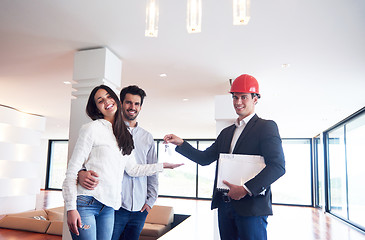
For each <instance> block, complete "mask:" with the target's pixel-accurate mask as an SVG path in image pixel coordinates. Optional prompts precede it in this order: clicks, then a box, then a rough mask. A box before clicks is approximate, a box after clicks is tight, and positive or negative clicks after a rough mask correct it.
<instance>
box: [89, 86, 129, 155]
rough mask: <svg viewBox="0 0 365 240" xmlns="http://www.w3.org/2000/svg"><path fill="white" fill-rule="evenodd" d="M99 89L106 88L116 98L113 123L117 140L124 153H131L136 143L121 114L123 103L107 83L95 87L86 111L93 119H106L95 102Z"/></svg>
mask: <svg viewBox="0 0 365 240" xmlns="http://www.w3.org/2000/svg"><path fill="white" fill-rule="evenodd" d="M99 89H104V90H105V91H107V92H108V93H109V95H110V96H111V97H112V98H113V99H114V101H115V103H116V104H117V111H116V113H115V117H114V124H113V133H114V136H115V138H116V140H117V143H118V146H119V148H120V149H121V150H122V153H123V155H129V154H131V152H132V150H133V148H134V144H133V138H132V135H131V133H130V132H129V131H128V129H127V126H126V125H125V123H124V121H123V119H122V115H121V108H122V107H121V105H120V101H119V99H118V96H117V94H115V92H114V91H113V90H112V89H111V88H109V87H108V86H106V85H100V86H97V87H95V88H94V89H93V90H92V91H91V93H90V96H89V100H88V101H87V105H86V113H87V115H88V116H89V117H90V118H91V119H92V120H97V119H104V115H103V114H102V113H101V112H100V111H99V109H98V108H97V107H96V103H95V99H94V98H95V94H96V92H97V91H98V90H99Z"/></svg>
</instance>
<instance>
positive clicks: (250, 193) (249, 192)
mask: <svg viewBox="0 0 365 240" xmlns="http://www.w3.org/2000/svg"><path fill="white" fill-rule="evenodd" d="M243 188H244V189H246V191H247V192H248V195H250V197H252V192H251V191H250V189H248V188H247V187H246V185H245V184H243Z"/></svg>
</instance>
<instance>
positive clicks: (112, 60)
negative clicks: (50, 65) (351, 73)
mask: <svg viewBox="0 0 365 240" xmlns="http://www.w3.org/2000/svg"><path fill="white" fill-rule="evenodd" d="M121 76H122V61H121V60H120V59H119V58H118V57H117V56H115V55H114V54H113V53H112V52H111V51H110V50H109V49H107V48H97V49H90V50H82V51H78V52H76V53H75V57H74V73H73V80H74V81H75V82H76V83H75V84H73V85H72V88H73V89H75V90H76V91H75V92H73V94H72V95H73V96H74V99H72V100H71V114H70V133H69V145H68V146H69V148H68V156H69V157H68V159H70V157H71V154H72V152H73V149H74V146H75V143H76V141H77V138H78V134H79V129H80V127H81V126H82V125H83V124H85V123H87V122H89V121H91V119H90V118H89V117H88V116H87V115H86V110H85V109H86V104H87V100H88V98H89V95H90V93H91V91H92V89H93V88H94V87H96V86H98V85H101V84H104V85H107V86H108V87H110V88H112V89H113V90H114V91H115V92H116V93H117V95H118V96H119V93H118V92H117V88H120V86H121ZM64 216H65V217H64V224H63V234H62V239H71V235H70V233H69V231H68V226H67V218H66V216H67V214H66V212H65V215H64Z"/></svg>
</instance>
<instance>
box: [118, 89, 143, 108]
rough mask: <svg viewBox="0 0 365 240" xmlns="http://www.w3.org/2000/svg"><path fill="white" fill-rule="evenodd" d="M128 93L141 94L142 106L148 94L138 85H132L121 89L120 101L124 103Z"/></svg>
mask: <svg viewBox="0 0 365 240" xmlns="http://www.w3.org/2000/svg"><path fill="white" fill-rule="evenodd" d="M127 93H130V94H132V95H139V96H140V97H141V106H142V104H143V99H144V97H145V96H146V92H145V91H144V90H143V89H142V88H139V87H138V86H136V85H130V86H128V87H125V88H123V89H122V91H120V101H121V102H122V103H123V101H124V98H125V95H127Z"/></svg>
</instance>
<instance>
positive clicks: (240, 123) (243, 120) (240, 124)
mask: <svg viewBox="0 0 365 240" xmlns="http://www.w3.org/2000/svg"><path fill="white" fill-rule="evenodd" d="M254 115H255V113H251V114H250V115H248V116H247V117H245V118H244V119H242V120H241V121H238V118H237V120H236V121H235V122H234V125H236V127H242V126H245V125H247V123H248V122H249V121H250V120H251V118H252V117H253V116H254Z"/></svg>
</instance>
